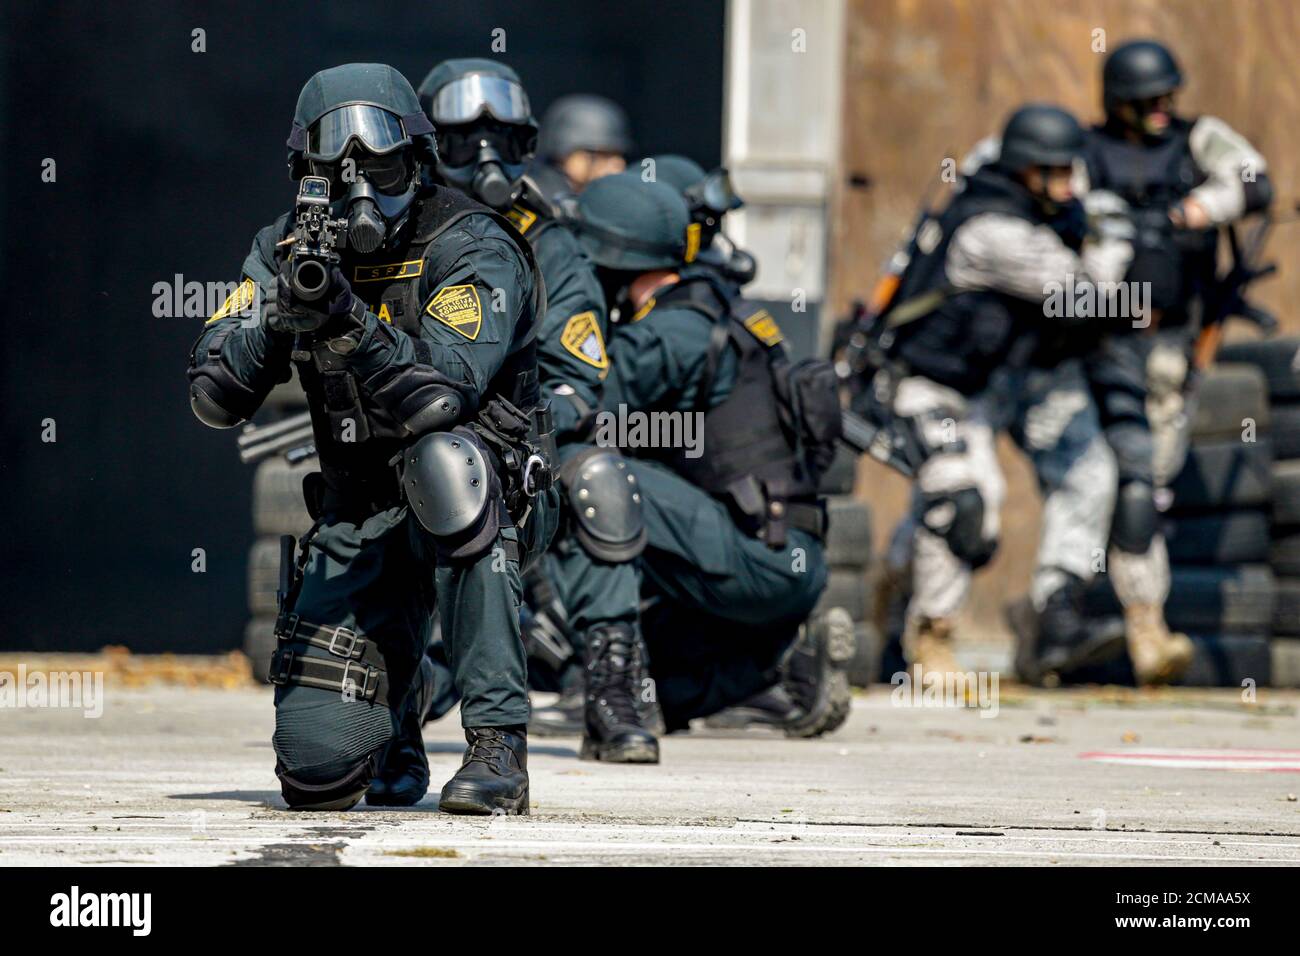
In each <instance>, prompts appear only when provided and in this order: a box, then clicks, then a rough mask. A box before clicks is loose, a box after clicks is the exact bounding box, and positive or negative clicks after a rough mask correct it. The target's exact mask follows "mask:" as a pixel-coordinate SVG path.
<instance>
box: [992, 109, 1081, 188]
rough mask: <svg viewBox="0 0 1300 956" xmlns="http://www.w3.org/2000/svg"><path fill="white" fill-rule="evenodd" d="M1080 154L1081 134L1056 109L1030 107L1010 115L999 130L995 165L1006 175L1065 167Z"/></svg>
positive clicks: (1070, 119)
mask: <svg viewBox="0 0 1300 956" xmlns="http://www.w3.org/2000/svg"><path fill="white" fill-rule="evenodd" d="M1082 154H1083V130H1082V129H1081V128H1080V127H1079V123H1078V121H1077V120H1076V119H1075V118H1074V117H1073V116H1071V115H1070V114H1069V113H1067V112H1066V111H1065V110H1063V109H1061V108H1060V107H1059V106H1050V105H1048V104H1046V103H1030V104H1029V105H1028V106H1022V107H1020V109H1018V110H1016V111H1015V112H1014V113H1012V114H1011V118H1010V119H1008V120H1007V125H1006V126H1005V127H1003V129H1002V152H1001V155H1000V157H999V159H998V165H1000V166H1001V167H1002V168H1003V169H1005V170H1006V171H1008V172H1019V171H1021V170H1023V169H1026V168H1028V167H1030V166H1069V165H1070V164H1071V163H1073V162H1074V160H1075V159H1077V158H1078V157H1079V156H1081V155H1082Z"/></svg>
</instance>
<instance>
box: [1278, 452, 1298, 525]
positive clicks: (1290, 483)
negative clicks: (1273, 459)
mask: <svg viewBox="0 0 1300 956" xmlns="http://www.w3.org/2000/svg"><path fill="white" fill-rule="evenodd" d="M1272 475H1273V523H1274V524H1276V525H1300V461H1279V462H1277V463H1276V464H1274V465H1273V471H1272Z"/></svg>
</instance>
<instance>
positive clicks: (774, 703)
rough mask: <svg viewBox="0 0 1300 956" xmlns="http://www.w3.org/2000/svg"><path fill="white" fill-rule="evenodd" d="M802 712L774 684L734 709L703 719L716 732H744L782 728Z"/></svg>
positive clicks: (783, 687)
mask: <svg viewBox="0 0 1300 956" xmlns="http://www.w3.org/2000/svg"><path fill="white" fill-rule="evenodd" d="M802 714H803V711H802V709H801V708H800V707H799V705H797V704H796V703H795V702H794V701H793V700H791V698H790V694H789V692H788V691H787V690H786V689H785V686H784V685H783V684H779V683H778V684H773V685H772V686H771V687H769V688H767V690H761V691H759V692H758V693H757V694H755V695H754V696H753V697H749V698H746V699H745V700H743V701H741V702H740V703H739V704H736V705H735V706H734V707H728V708H726V709H725V710H720V711H718V712H717V713H716V714H711V715H710V716H708V717H706V718H705V719H704V726H706V727H713V728H715V729H718V730H743V729H744V728H746V727H776V728H781V727H785V726H786V725H787V724H792V723H793V722H794V721H795V720H797V719H798V718H799V717H800V716H802Z"/></svg>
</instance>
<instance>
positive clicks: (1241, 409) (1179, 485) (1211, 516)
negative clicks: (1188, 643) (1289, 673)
mask: <svg viewBox="0 0 1300 956" xmlns="http://www.w3.org/2000/svg"><path fill="white" fill-rule="evenodd" d="M1195 401H1196V404H1195V415H1194V418H1193V420H1192V424H1191V443H1190V448H1189V449H1188V453H1187V459H1186V462H1185V464H1184V466H1183V468H1182V471H1181V472H1179V474H1178V476H1177V477H1176V478H1175V479H1174V481H1173V482H1172V484H1171V486H1170V488H1169V492H1170V495H1171V499H1172V500H1171V502H1170V503H1169V506H1168V508H1167V510H1166V511H1165V512H1164V513H1163V515H1162V520H1161V530H1162V531H1163V532H1164V535H1165V540H1166V542H1167V544H1168V548H1169V563H1170V572H1171V575H1170V576H1171V585H1170V591H1169V599H1168V601H1167V602H1166V604H1165V620H1166V621H1167V622H1168V625H1169V628H1170V630H1173V631H1182V632H1183V633H1185V634H1187V635H1188V636H1189V637H1191V639H1192V641H1193V643H1194V644H1195V646H1196V656H1195V658H1194V659H1193V661H1192V665H1191V668H1190V669H1189V670H1188V673H1187V674H1186V675H1185V676H1184V678H1183V680H1182V681H1181V683H1183V684H1185V685H1191V686H1202V687H1206V686H1209V687H1213V686H1220V687H1228V686H1240V685H1241V682H1242V681H1244V680H1248V679H1249V680H1253V681H1255V682H1256V684H1258V685H1261V686H1262V685H1266V684H1267V683H1268V681H1269V674H1270V648H1269V635H1270V632H1271V629H1272V626H1273V613H1274V601H1275V591H1276V587H1275V584H1274V580H1273V572H1272V571H1271V570H1270V568H1269V564H1268V560H1269V522H1270V504H1271V500H1272V487H1271V485H1272V482H1271V467H1272V462H1273V447H1272V443H1271V441H1270V437H1269V435H1270V432H1269V403H1268V391H1267V385H1266V382H1265V379H1264V376H1263V375H1262V374H1261V373H1260V371H1259V370H1258V369H1256V368H1254V367H1252V366H1251V365H1248V364H1220V365H1216V366H1214V367H1212V368H1211V369H1209V370H1207V372H1206V373H1205V374H1204V375H1203V376H1202V379H1201V381H1200V383H1199V385H1198V388H1197V392H1196V400H1195ZM1088 609H1089V611H1090V612H1091V613H1092V614H1094V615H1097V616H1109V615H1117V614H1119V611H1120V607H1119V601H1118V599H1117V598H1116V597H1115V593H1114V591H1113V589H1112V588H1111V586H1110V581H1109V580H1108V577H1107V575H1098V578H1097V582H1096V584H1095V586H1094V588H1093V590H1092V592H1091V593H1090V594H1089V601H1088ZM1105 671H1106V673H1105V674H1104V675H1103V674H1092V673H1089V674H1086V675H1077V676H1078V677H1079V678H1080V679H1083V680H1087V681H1101V682H1108V683H1109V682H1117V683H1131V682H1132V680H1133V676H1132V669H1131V667H1130V666H1129V662H1128V660H1127V658H1125V659H1123V660H1122V661H1120V662H1116V664H1115V665H1114V666H1108V667H1106V668H1105Z"/></svg>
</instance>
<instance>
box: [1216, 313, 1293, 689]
mask: <svg viewBox="0 0 1300 956" xmlns="http://www.w3.org/2000/svg"><path fill="white" fill-rule="evenodd" d="M1219 360H1220V361H1221V362H1239V363H1247V364H1249V365H1251V366H1252V367H1254V368H1255V369H1257V370H1258V372H1259V373H1260V374H1261V375H1262V376H1263V379H1264V381H1265V383H1266V385H1267V388H1268V397H1269V403H1270V406H1271V407H1270V419H1271V430H1272V436H1273V453H1274V462H1273V468H1272V497H1273V510H1272V520H1271V524H1270V529H1269V531H1270V538H1271V542H1270V549H1269V564H1270V565H1271V567H1272V571H1273V574H1274V575H1275V576H1276V580H1277V600H1276V603H1275V606H1274V612H1273V619H1272V622H1271V631H1272V636H1273V641H1272V647H1271V656H1272V663H1273V673H1272V683H1273V686H1275V687H1300V337H1295V336H1291V337H1286V338H1277V339H1262V340H1258V341H1250V342H1236V343H1233V344H1230V345H1225V346H1223V348H1221V349H1220V350H1219Z"/></svg>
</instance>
